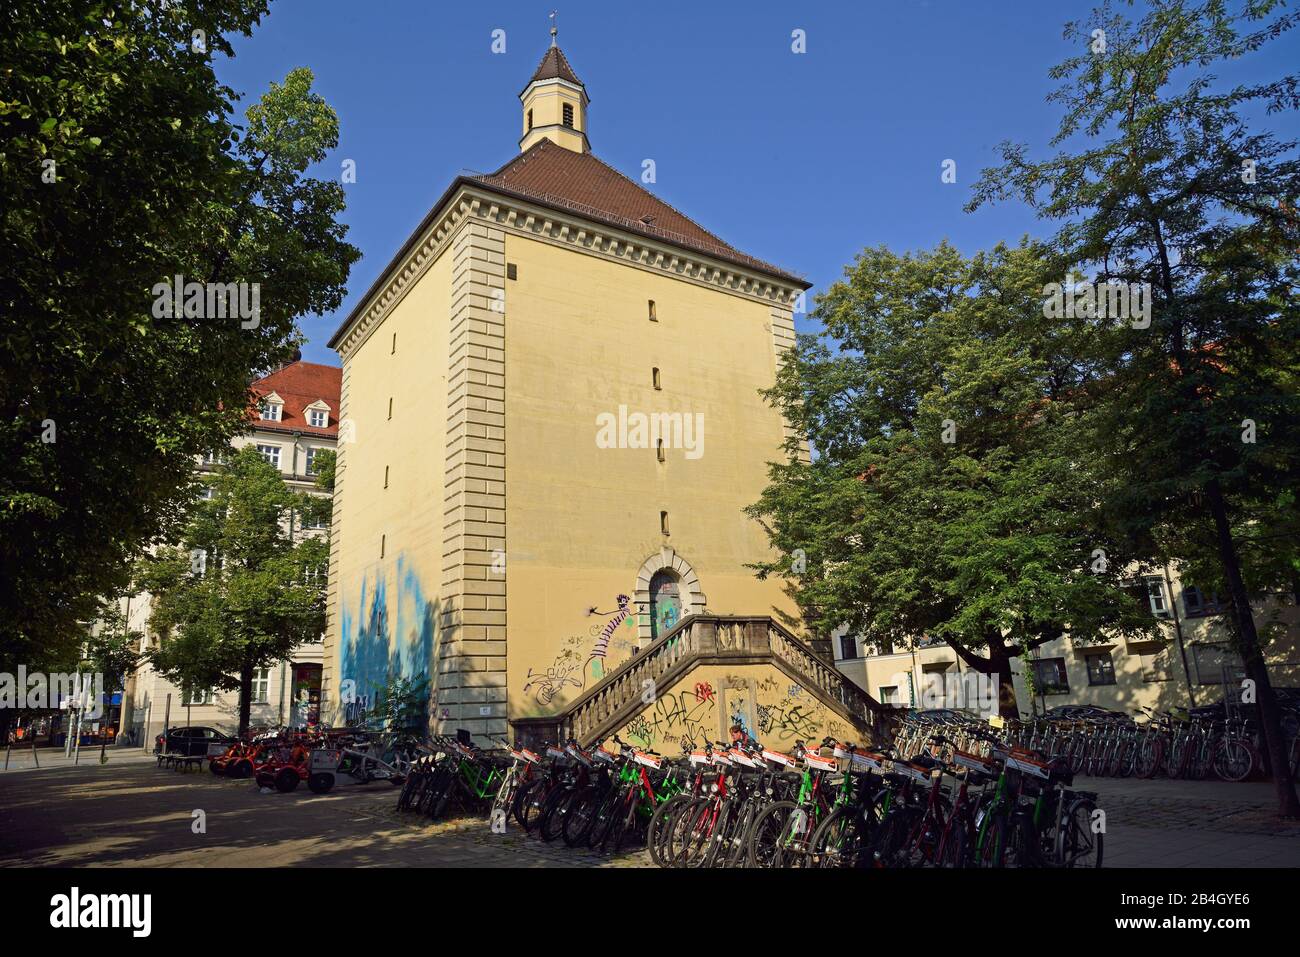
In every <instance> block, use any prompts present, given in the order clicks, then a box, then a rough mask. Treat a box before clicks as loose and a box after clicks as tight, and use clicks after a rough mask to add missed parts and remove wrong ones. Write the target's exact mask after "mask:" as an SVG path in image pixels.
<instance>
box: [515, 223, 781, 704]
mask: <svg viewBox="0 0 1300 957" xmlns="http://www.w3.org/2000/svg"><path fill="white" fill-rule="evenodd" d="M505 251H506V261H507V262H508V263H513V264H514V265H515V266H516V269H517V279H515V280H508V281H507V282H506V292H505V295H506V305H505V311H506V348H505V366H506V385H507V401H506V484H507V495H506V516H507V519H506V524H507V530H506V541H507V543H508V545H507V562H508V565H507V572H506V579H507V589H508V592H509V596H510V616H509V628H508V633H509V652H508V656H507V671H508V676H507V685H508V690H509V694H510V705H511V707H510V713H511V716H512V717H521V716H527V715H536V714H545V713H551V712H554V711H556V710H559V708H560V707H561V706H562V705H563V704H564V703H566V702H568V701H571V700H572V699H573V698H574V697H576V695H577V694H579V693H581V691H582V690H584V689H585V688H589V687H591V686H592V684H593V683H594V682H595V681H597V680H599V678H600V676H601V674H603V673H607V672H608V671H609V670H612V669H613V668H614V667H616V666H617V665H618V664H620V663H622V662H623V661H625V660H626V659H627V657H629V656H630V655H631V654H632V653H633V650H634V649H635V648H637V647H638V645H643V644H644V642H645V639H646V634H645V630H644V629H643V628H640V627H638V626H637V624H638V623H637V622H635V621H634V620H632V618H628V619H626V620H625V621H624V622H623V623H622V624H619V625H617V626H616V627H615V630H614V632H613V635H612V638H611V640H610V642H609V645H608V648H607V655H606V657H605V659H604V660H603V661H602V660H600V659H599V658H597V659H594V660H593V659H592V657H591V656H592V651H593V649H594V647H595V645H596V643H597V642H598V640H599V639H600V635H601V632H602V630H603V629H604V627H605V626H606V625H607V624H608V623H609V622H610V621H611V619H612V618H614V617H615V615H614V612H616V611H617V609H618V604H617V596H618V595H620V594H622V595H627V596H629V598H632V599H633V600H634V599H635V597H636V596H635V592H636V589H637V573H638V569H639V568H640V567H641V566H642V564H643V563H644V562H646V560H647V559H648V558H650V557H651V556H652V555H655V554H657V553H659V552H660V550H661V549H662V548H664V547H665V546H669V547H671V548H672V549H673V550H674V552H675V555H676V556H677V558H678V559H680V561H681V563H682V565H683V566H684V567H685V568H686V569H687V571H686V572H685V573H684V574H683V577H684V578H685V577H687V576H688V575H689V574H690V572H693V573H694V575H695V576H697V577H698V585H697V586H696V588H697V590H698V592H699V593H701V594H702V596H703V598H704V599H705V600H706V602H707V607H708V609H709V610H710V611H713V612H718V613H734V614H748V615H766V614H773V613H774V611H781V612H789V611H791V608H790V607H789V605H788V603H787V602H786V599H785V597H784V595H782V593H781V591H780V587H779V585H778V584H777V583H775V582H771V581H769V582H759V581H757V580H756V579H755V578H754V576H753V573H752V572H751V571H749V570H748V569H746V568H745V567H744V565H745V563H746V562H752V561H754V560H756V559H758V558H759V557H761V556H765V555H766V554H767V544H766V540H765V537H764V536H763V533H762V531H761V530H760V528H759V527H758V525H757V524H756V523H754V522H752V521H750V520H749V519H748V518H746V516H744V515H743V514H741V509H742V508H743V507H744V506H745V505H748V504H750V503H752V502H753V501H755V500H756V499H757V498H758V495H759V493H760V491H761V489H762V487H763V483H764V481H765V478H766V465H765V463H766V462H768V461H771V460H773V459H776V458H777V457H778V456H779V455H780V448H779V446H780V442H781V440H782V437H783V426H782V422H781V420H780V417H779V416H778V415H777V414H776V413H775V412H773V411H772V410H771V409H770V408H769V407H768V406H767V405H766V404H765V403H764V402H763V400H762V399H761V397H760V396H759V395H758V390H759V389H760V388H763V387H765V386H768V385H770V384H771V382H772V380H773V375H774V371H775V367H776V366H775V363H776V358H775V350H774V346H773V333H772V325H771V315H770V313H771V305H770V304H769V303H767V302H763V301H760V300H757V299H754V298H750V297H745V296H740V295H733V294H729V293H727V292H723V291H721V290H718V289H716V288H708V287H705V286H702V285H697V284H695V283H692V282H689V281H683V280H680V279H676V278H673V277H671V276H668V275H665V274H663V272H662V271H661V270H649V269H643V268H638V267H636V266H634V265H630V264H624V263H617V262H609V261H606V260H604V259H601V258H597V257H594V256H588V255H583V254H581V253H578V252H574V251H572V250H570V249H566V248H561V247H557V246H553V245H550V244H548V243H545V242H541V241H537V240H532V239H529V238H526V237H522V236H518V235H515V234H513V233H507V235H506V245H505ZM649 300H654V301H655V304H656V315H657V317H658V321H657V322H651V321H650V320H649V318H648V301H649ZM655 367H657V368H659V369H660V374H661V383H662V389H661V390H655V389H654V388H653V385H652V377H651V370H652V368H655ZM620 405H625V406H626V407H627V409H628V412H629V413H632V412H636V411H640V412H644V413H653V412H682V413H690V414H694V413H702V414H703V417H704V418H703V425H704V429H703V438H704V441H703V446H702V450H703V454H702V455H701V456H700V457H699V458H695V459H688V458H687V457H686V452H685V450H683V449H672V448H670V449H668V450H667V451H666V461H665V462H662V463H661V462H659V461H658V460H657V456H656V452H655V450H654V449H653V448H646V449H631V448H623V449H619V448H600V447H598V445H597V441H596V436H597V416H598V415H600V414H601V413H610V414H612V415H617V414H618V410H619V406H620ZM660 511H667V512H668V515H669V526H670V534H669V535H668V536H664V535H662V534H660V514H659V513H660ZM592 608H595V609H597V611H598V612H599V613H598V614H594V615H593V614H589V611H590V610H591V609H592Z"/></svg>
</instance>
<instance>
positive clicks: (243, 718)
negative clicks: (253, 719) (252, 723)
mask: <svg viewBox="0 0 1300 957" xmlns="http://www.w3.org/2000/svg"><path fill="white" fill-rule="evenodd" d="M252 710H253V664H252V662H251V661H247V660H245V661H244V664H243V665H242V666H241V667H240V669H239V734H240V737H243V736H244V735H246V734H248V722H249V716H250V715H251V714H252Z"/></svg>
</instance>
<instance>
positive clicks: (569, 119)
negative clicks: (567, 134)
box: [564, 103, 573, 129]
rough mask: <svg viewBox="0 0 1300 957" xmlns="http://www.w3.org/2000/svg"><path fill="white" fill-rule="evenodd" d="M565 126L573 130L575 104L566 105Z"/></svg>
mask: <svg viewBox="0 0 1300 957" xmlns="http://www.w3.org/2000/svg"><path fill="white" fill-rule="evenodd" d="M564 125H565V126H567V127H569V128H570V129H572V128H573V104H572V103H565V104H564Z"/></svg>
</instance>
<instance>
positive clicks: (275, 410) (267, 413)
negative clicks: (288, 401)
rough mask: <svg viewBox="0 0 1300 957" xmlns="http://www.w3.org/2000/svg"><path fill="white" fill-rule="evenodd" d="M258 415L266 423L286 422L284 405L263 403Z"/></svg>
mask: <svg viewBox="0 0 1300 957" xmlns="http://www.w3.org/2000/svg"><path fill="white" fill-rule="evenodd" d="M257 413H258V415H260V416H261V417H262V419H263V420H264V421H267V422H282V421H284V403H283V402H266V401H263V402H262V403H261V405H260V407H259V408H258V410H257Z"/></svg>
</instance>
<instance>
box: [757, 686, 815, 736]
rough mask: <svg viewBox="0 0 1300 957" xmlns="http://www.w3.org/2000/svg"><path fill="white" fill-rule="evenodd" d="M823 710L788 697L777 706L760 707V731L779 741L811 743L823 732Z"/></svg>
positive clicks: (762, 705)
mask: <svg viewBox="0 0 1300 957" xmlns="http://www.w3.org/2000/svg"><path fill="white" fill-rule="evenodd" d="M820 710H821V709H820V708H819V707H817V706H815V705H814V706H810V705H808V704H806V703H800V702H796V701H794V699H792V698H790V697H789V696H786V697H784V698H782V699H781V700H780V701H779V702H777V703H776V704H767V705H765V704H761V703H760V704H759V705H758V731H759V734H760V735H768V736H770V737H773V738H775V739H778V740H787V739H788V740H799V741H811V740H813V739H814V738H816V737H817V736H818V734H819V732H820V731H821V726H822V719H821V718H820V717H819V716H818V714H817V712H818V711H820Z"/></svg>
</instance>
